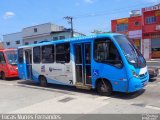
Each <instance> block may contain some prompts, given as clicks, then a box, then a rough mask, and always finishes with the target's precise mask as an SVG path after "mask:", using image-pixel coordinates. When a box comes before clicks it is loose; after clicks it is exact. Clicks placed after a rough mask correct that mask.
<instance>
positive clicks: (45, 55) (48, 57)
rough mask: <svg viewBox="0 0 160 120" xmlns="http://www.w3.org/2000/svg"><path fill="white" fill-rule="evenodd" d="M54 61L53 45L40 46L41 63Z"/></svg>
mask: <svg viewBox="0 0 160 120" xmlns="http://www.w3.org/2000/svg"><path fill="white" fill-rule="evenodd" d="M53 62H54V45H46V46H42V63H53Z"/></svg>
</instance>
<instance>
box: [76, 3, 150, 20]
mask: <svg viewBox="0 0 160 120" xmlns="http://www.w3.org/2000/svg"><path fill="white" fill-rule="evenodd" d="M143 5H151V2H150V3H146V4H143ZM139 6H142V5H141V4H137V5H134V6H132V8H131V7H128V6H127V7H125V8H124V7H123V8H119V9H115V10H112V11H111V12H109V11H108V10H107V11H106V10H103V11H99V13H98V12H96V13H89V14H84V15H78V16H75V17H74V18H75V19H79V18H87V17H96V16H103V15H108V14H115V13H116V14H117V13H121V12H124V11H125V12H126V10H131V9H135V8H136V9H139V8H138V7H139ZM140 9H141V8H140ZM120 11H121V12H120Z"/></svg>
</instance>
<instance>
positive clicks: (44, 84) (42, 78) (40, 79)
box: [39, 76, 48, 87]
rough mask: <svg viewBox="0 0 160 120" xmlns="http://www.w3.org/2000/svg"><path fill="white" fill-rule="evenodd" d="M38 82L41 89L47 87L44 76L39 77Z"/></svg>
mask: <svg viewBox="0 0 160 120" xmlns="http://www.w3.org/2000/svg"><path fill="white" fill-rule="evenodd" d="M39 82H40V86H42V87H47V85H48V83H47V80H46V78H45V77H44V76H40V77H39Z"/></svg>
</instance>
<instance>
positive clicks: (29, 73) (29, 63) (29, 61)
mask: <svg viewBox="0 0 160 120" xmlns="http://www.w3.org/2000/svg"><path fill="white" fill-rule="evenodd" d="M25 63H26V72H27V76H26V77H27V79H30V80H31V79H32V50H31V49H26V50H25Z"/></svg>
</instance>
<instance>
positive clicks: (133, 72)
mask: <svg viewBox="0 0 160 120" xmlns="http://www.w3.org/2000/svg"><path fill="white" fill-rule="evenodd" d="M132 74H133V76H134V77H136V78H138V74H137V73H136V72H135V71H134V70H132Z"/></svg>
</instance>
